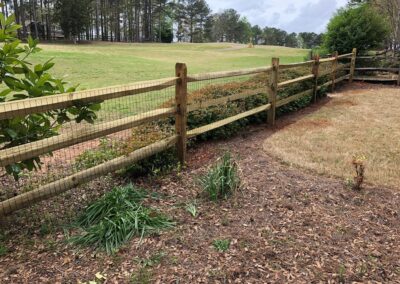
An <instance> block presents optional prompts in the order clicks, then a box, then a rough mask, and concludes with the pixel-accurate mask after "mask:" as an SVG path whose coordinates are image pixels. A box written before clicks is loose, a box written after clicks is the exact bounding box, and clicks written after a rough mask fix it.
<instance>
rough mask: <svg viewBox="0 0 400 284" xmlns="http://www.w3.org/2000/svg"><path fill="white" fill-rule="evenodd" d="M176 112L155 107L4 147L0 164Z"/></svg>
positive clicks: (173, 109)
mask: <svg viewBox="0 0 400 284" xmlns="http://www.w3.org/2000/svg"><path fill="white" fill-rule="evenodd" d="M175 113H176V107H173V108H165V109H157V110H154V111H149V112H146V113H142V114H138V115H135V116H131V117H127V118H122V119H119V120H115V121H111V122H106V123H102V124H97V125H90V126H88V127H85V128H83V129H81V130H78V131H74V132H70V133H66V134H61V135H59V136H54V137H51V138H47V139H43V140H39V141H35V142H33V143H29V144H24V145H21V146H17V147H13V148H9V149H5V150H1V151H0V166H1V167H4V166H7V165H10V164H13V163H16V162H20V161H24V160H27V159H30V158H33V157H37V156H40V155H43V154H47V153H51V152H53V151H55V150H59V149H62V148H66V147H69V146H73V145H76V144H79V143H82V142H85V141H90V140H93V139H97V138H101V137H104V136H107V135H110V134H113V133H117V132H120V131H123V130H127V129H130V128H132V127H135V126H138V125H141V124H144V123H147V122H151V121H154V120H157V119H161V118H164V117H168V116H171V115H173V114H175Z"/></svg>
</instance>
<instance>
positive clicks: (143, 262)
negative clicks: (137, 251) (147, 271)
mask: <svg viewBox="0 0 400 284" xmlns="http://www.w3.org/2000/svg"><path fill="white" fill-rule="evenodd" d="M165 256H166V253H165V252H163V251H161V252H158V253H155V254H153V255H152V256H150V257H149V258H145V259H139V260H138V263H139V264H140V266H141V267H143V268H146V267H153V266H156V265H158V264H160V263H161V261H162V260H163V259H164V258H165Z"/></svg>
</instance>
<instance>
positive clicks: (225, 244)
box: [213, 239, 231, 252]
mask: <svg viewBox="0 0 400 284" xmlns="http://www.w3.org/2000/svg"><path fill="white" fill-rule="evenodd" d="M213 246H214V248H215V249H216V250H217V251H219V252H226V251H227V250H228V249H229V248H230V246H231V240H227V239H226V240H215V241H214V242H213Z"/></svg>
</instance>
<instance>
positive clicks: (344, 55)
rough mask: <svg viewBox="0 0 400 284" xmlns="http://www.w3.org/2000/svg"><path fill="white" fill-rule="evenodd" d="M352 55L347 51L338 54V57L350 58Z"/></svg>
mask: <svg viewBox="0 0 400 284" xmlns="http://www.w3.org/2000/svg"><path fill="white" fill-rule="evenodd" d="M352 55H353V53H347V54H342V55H338V57H337V58H338V59H343V58H351V56H352Z"/></svg>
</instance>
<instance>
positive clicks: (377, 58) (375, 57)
mask: <svg viewBox="0 0 400 284" xmlns="http://www.w3.org/2000/svg"><path fill="white" fill-rule="evenodd" d="M357 59H373V60H383V59H386V57H384V56H357Z"/></svg>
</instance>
